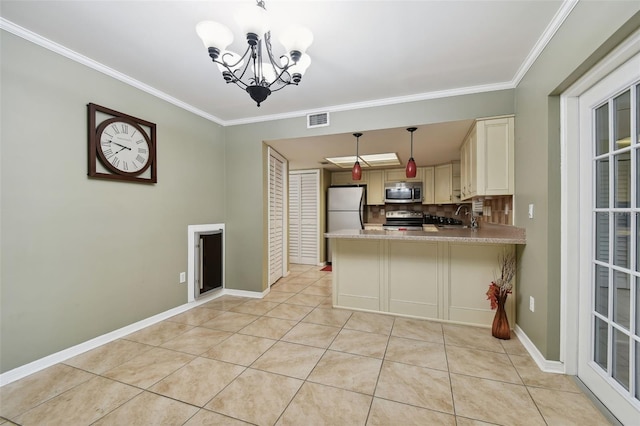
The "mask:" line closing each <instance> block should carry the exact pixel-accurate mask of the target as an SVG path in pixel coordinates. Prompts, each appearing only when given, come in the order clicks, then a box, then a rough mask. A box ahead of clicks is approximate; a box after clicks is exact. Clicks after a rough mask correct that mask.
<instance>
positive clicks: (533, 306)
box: [529, 296, 536, 312]
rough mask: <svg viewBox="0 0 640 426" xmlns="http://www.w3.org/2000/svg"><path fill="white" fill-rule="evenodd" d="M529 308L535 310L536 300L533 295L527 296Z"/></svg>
mask: <svg viewBox="0 0 640 426" xmlns="http://www.w3.org/2000/svg"><path fill="white" fill-rule="evenodd" d="M529 310H530V311H531V312H535V311H536V301H535V299H534V298H533V296H529Z"/></svg>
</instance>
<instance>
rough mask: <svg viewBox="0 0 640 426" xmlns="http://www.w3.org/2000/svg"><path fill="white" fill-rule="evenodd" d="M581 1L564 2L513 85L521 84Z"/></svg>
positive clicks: (524, 63) (521, 67)
mask: <svg viewBox="0 0 640 426" xmlns="http://www.w3.org/2000/svg"><path fill="white" fill-rule="evenodd" d="M579 1H580V0H564V1H563V2H562V6H561V7H560V9H558V11H557V12H556V14H555V15H554V17H553V19H552V20H551V22H549V25H547V28H545V30H544V32H543V33H542V35H541V36H540V38H539V39H538V41H537V42H536V44H535V45H534V46H533V49H531V51H530V52H529V55H527V57H526V58H525V60H524V62H523V63H522V65H520V68H519V69H518V71H517V72H516V74H515V75H514V76H513V80H511V84H513V87H516V86H518V84H520V81H521V80H522V79H523V78H524V76H525V74H526V73H527V72H528V71H529V69H530V68H531V66H533V63H534V62H535V61H536V59H538V56H540V54H541V53H542V51H543V50H544V48H545V47H547V44H549V42H550V41H551V39H552V38H553V36H554V35H555V34H556V32H557V31H558V29H559V28H560V26H562V24H563V23H564V21H565V19H567V17H568V16H569V14H570V13H571V11H572V10H573V8H574V7H576V5H577V4H578V2H579Z"/></svg>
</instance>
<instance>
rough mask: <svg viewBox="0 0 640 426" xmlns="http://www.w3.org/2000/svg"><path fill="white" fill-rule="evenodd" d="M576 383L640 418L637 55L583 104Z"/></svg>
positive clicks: (628, 420) (629, 418)
mask: <svg viewBox="0 0 640 426" xmlns="http://www.w3.org/2000/svg"><path fill="white" fill-rule="evenodd" d="M579 111H580V119H579V120H580V184H579V185H580V189H581V190H580V211H579V213H578V216H579V220H580V230H581V232H580V250H579V251H580V253H579V283H580V288H579V293H580V296H579V300H580V303H579V308H578V310H579V312H578V316H579V325H578V328H579V332H578V342H579V344H578V377H579V378H580V379H581V380H582V381H583V382H584V383H585V385H587V386H588V387H589V389H591V391H592V392H593V393H594V394H595V395H596V396H597V397H598V398H599V399H600V400H601V401H602V402H603V403H604V404H605V405H606V406H607V407H608V408H609V409H610V411H611V412H612V413H613V414H614V415H615V416H616V417H618V419H619V420H620V421H621V422H622V423H624V424H637V423H638V419H640V310H639V306H638V305H639V303H638V302H639V301H640V142H639V139H640V125H639V122H640V54H637V55H636V56H635V57H633V58H632V59H631V60H629V61H627V62H626V63H625V64H624V65H622V66H620V67H618V68H617V69H616V70H615V71H613V72H612V73H610V74H609V75H608V76H607V77H605V78H603V79H602V80H601V81H600V82H598V83H597V84H596V85H594V86H593V87H592V88H590V89H589V90H587V91H586V92H584V93H583V94H582V95H581V96H580V98H579Z"/></svg>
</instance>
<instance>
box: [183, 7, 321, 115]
mask: <svg viewBox="0 0 640 426" xmlns="http://www.w3.org/2000/svg"><path fill="white" fill-rule="evenodd" d="M235 18H236V22H237V23H238V25H239V27H240V29H241V30H242V32H243V34H244V35H245V37H246V41H247V48H246V50H245V51H244V53H243V54H242V55H240V54H237V53H235V52H232V51H230V50H227V47H228V46H229V45H230V44H231V43H232V42H233V38H234V37H233V33H232V32H231V30H229V29H228V28H227V27H226V26H224V25H222V24H220V23H218V22H214V21H202V22H200V23H198V25H196V32H197V34H198V36H199V37H200V38H201V39H202V43H203V44H204V46H205V47H206V48H207V51H208V52H209V57H210V58H211V59H212V60H213V62H215V63H216V64H217V65H218V69H219V70H220V72H221V73H222V78H223V79H224V80H225V81H226V82H227V83H234V84H236V85H237V86H238V87H240V88H241V89H243V90H245V91H246V92H247V93H249V95H250V96H251V98H252V99H253V100H254V101H256V104H257V105H258V106H260V103H262V102H263V101H264V100H265V99H266V98H267V97H268V96H269V95H270V94H271V93H272V92H276V91H278V90H281V89H283V88H284V87H286V86H289V85H298V83H300V81H301V80H302V76H303V75H304V73H305V71H306V70H307V68H308V67H309V65H310V64H311V58H310V57H309V55H307V54H306V53H305V52H306V50H307V48H308V47H309V46H310V45H311V43H312V42H313V34H312V33H311V31H309V30H308V29H307V28H304V27H301V26H299V25H295V26H292V27H291V28H288V29H286V30H285V31H283V32H282V35H281V37H280V41H281V43H282V44H283V46H284V48H285V49H286V54H284V55H281V56H279V57H276V56H274V54H273V51H272V47H271V30H270V20H269V16H268V14H267V10H266V8H265V4H264V1H263V0H257V1H256V6H252V7H248V8H243V9H241V10H240V11H239V12H238V13H237V14H236V15H235ZM263 53H264V55H263Z"/></svg>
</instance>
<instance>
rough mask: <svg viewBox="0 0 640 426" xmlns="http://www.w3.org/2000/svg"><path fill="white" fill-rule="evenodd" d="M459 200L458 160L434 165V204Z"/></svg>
mask: <svg viewBox="0 0 640 426" xmlns="http://www.w3.org/2000/svg"><path fill="white" fill-rule="evenodd" d="M459 202H460V162H459V161H453V162H451V163H448V164H441V165H439V166H435V167H434V200H433V203H434V204H454V203H459Z"/></svg>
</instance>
